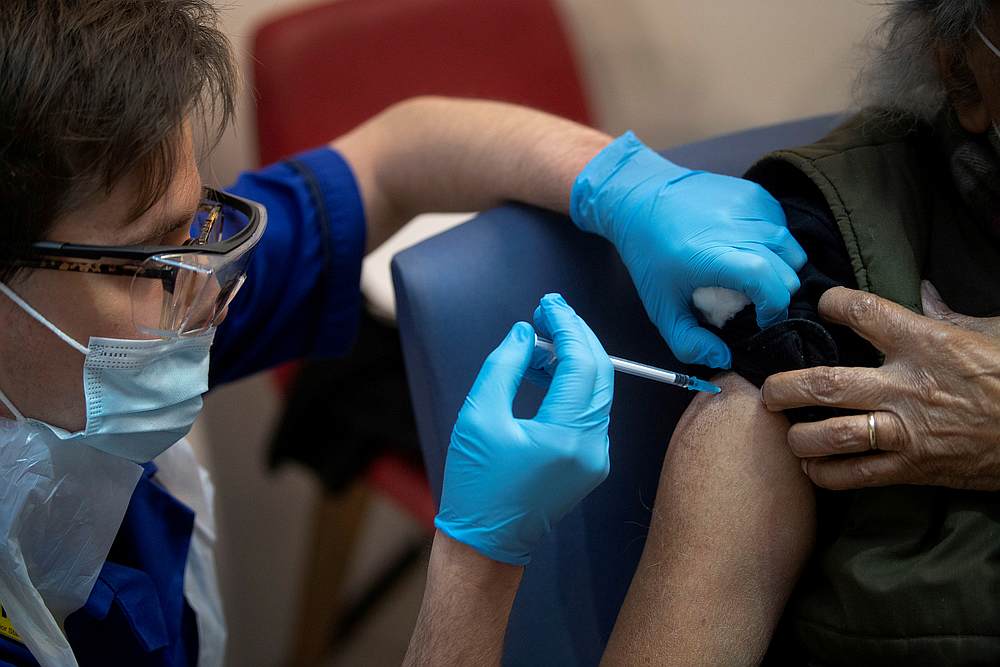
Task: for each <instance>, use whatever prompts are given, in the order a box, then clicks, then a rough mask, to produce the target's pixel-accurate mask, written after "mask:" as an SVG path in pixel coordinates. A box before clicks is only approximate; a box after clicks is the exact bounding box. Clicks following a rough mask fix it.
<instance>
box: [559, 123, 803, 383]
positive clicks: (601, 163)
mask: <svg viewBox="0 0 1000 667" xmlns="http://www.w3.org/2000/svg"><path fill="white" fill-rule="evenodd" d="M570 216H571V217H572V218H573V221H574V222H576V224H577V226H579V227H580V228H581V229H583V230H584V231H588V232H593V233H595V234H600V235H601V236H603V237H604V238H606V239H608V240H609V241H611V242H612V243H613V244H614V245H615V247H616V248H617V249H618V253H619V254H620V255H621V257H622V260H623V261H624V262H625V266H626V267H628V270H629V273H630V274H631V276H632V280H633V282H635V285H636V288H637V289H638V290H639V296H640V297H641V298H642V302H643V304H644V305H645V306H646V312H647V313H648V314H649V317H650V319H652V320H653V323H654V324H656V326H657V328H659V330H660V334H661V335H662V336H663V338H664V340H666V341H667V344H668V345H670V348H671V349H672V350H673V352H674V354H675V355H676V356H677V358H678V359H680V360H681V361H683V362H686V363H699V364H704V365H706V366H714V367H716V368H728V367H729V366H730V364H731V361H732V356H731V355H730V352H729V349H728V348H727V347H726V344H725V343H723V342H722V340H721V339H720V338H719V337H718V336H715V335H714V334H712V333H710V332H709V331H707V330H706V329H703V328H702V327H701V326H699V324H698V322H697V320H696V319H695V316H694V315H693V314H692V302H691V295H692V293H693V292H694V290H695V289H696V288H698V287H726V288H729V289H732V290H735V291H737V292H741V293H742V294H744V295H745V296H746V297H747V298H748V299H750V300H751V301H752V302H753V303H754V304H756V307H757V322H758V324H760V325H761V327H765V326H769V325H771V324H775V323H777V322H780V321H781V320H783V319H785V318H786V317H787V316H788V303H789V300H790V299H791V296H792V295H793V294H794V293H795V292H796V291H798V289H799V279H798V277H797V276H796V271H798V269H800V268H802V265H803V264H805V262H806V254H805V251H803V250H802V248H801V246H799V244H798V243H797V242H796V241H795V239H794V238H792V235H791V234H790V233H789V232H788V229H787V227H786V223H785V216H784V213H783V211H782V210H781V205H780V204H778V202H777V201H775V200H774V198H773V197H771V195H769V194H768V193H767V192H766V191H765V190H764V189H763V188H761V187H760V186H759V185H756V184H755V183H751V182H749V181H745V180H743V179H739V178H732V177H729V176H720V175H718V174H709V173H705V172H701V171H692V170H690V169H686V168H684V167H681V166H678V165H676V164H674V163H672V162H670V161H669V160H666V159H664V158H662V157H660V156H659V155H657V154H656V153H655V152H653V151H652V150H650V149H649V148H647V147H646V146H645V145H643V143H642V142H640V141H639V140H638V139H637V138H636V137H635V135H633V134H632V133H631V132H627V133H625V134H624V135H622V136H621V137H619V138H618V139H616V140H615V141H614V142H613V143H611V144H610V145H608V146H607V147H606V148H605V149H604V150H603V151H601V152H600V153H598V154H597V156H596V157H594V159H593V160H591V161H590V163H589V164H588V165H587V166H586V167H585V168H584V169H583V171H582V172H580V175H579V176H578V177H577V179H576V182H575V183H574V184H573V192H572V195H571V200H570Z"/></svg>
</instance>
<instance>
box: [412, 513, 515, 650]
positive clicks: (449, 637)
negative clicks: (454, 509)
mask: <svg viewBox="0 0 1000 667" xmlns="http://www.w3.org/2000/svg"><path fill="white" fill-rule="evenodd" d="M523 570H524V568H522V567H518V566H514V565H507V564H506V563H499V562H497V561H494V560H491V559H489V558H486V557H485V556H482V555H480V554H479V553H478V552H476V551H474V550H473V549H471V548H470V547H467V546H466V545H464V544H461V543H459V542H456V541H455V540H452V539H451V538H449V537H447V536H445V535H444V534H442V533H440V532H438V533H437V534H436V535H435V536H434V547H433V548H432V550H431V559H430V565H429V566H428V568H427V586H426V588H425V590H424V600H423V603H422V604H421V606H420V616H419V617H418V618H417V625H416V628H415V629H414V631H413V637H412V638H411V639H410V647H409V649H408V650H407V652H406V659H405V660H404V661H403V664H404V665H405V666H407V667H411V666H415V665H475V666H476V667H489V666H491V665H499V664H500V657H501V655H502V654H503V639H504V634H505V633H506V631H507V619H508V617H509V616H510V608H511V606H512V605H513V604H514V596H515V594H516V593H517V587H518V586H519V585H520V583H521V574H522V572H523Z"/></svg>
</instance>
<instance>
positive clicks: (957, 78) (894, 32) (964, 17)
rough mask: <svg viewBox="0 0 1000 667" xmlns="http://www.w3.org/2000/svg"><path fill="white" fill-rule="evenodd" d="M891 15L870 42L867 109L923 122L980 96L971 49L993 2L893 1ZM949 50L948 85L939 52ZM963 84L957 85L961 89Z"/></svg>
mask: <svg viewBox="0 0 1000 667" xmlns="http://www.w3.org/2000/svg"><path fill="white" fill-rule="evenodd" d="M883 4H885V5H887V6H888V7H889V14H888V16H887V17H886V18H885V20H884V21H883V22H882V23H881V24H880V25H878V26H877V27H876V28H875V30H873V31H872V34H871V35H870V36H869V41H868V48H869V53H868V60H867V64H866V65H865V66H864V67H863V69H862V70H861V74H860V76H859V77H858V81H857V83H856V85H855V99H856V100H857V102H858V103H859V104H860V105H861V106H865V107H879V108H882V109H884V110H887V111H889V112H890V113H905V114H911V115H913V116H916V117H917V118H921V119H929V118H931V117H932V116H934V114H936V113H937V112H938V111H939V110H940V109H941V107H942V106H943V105H944V104H945V102H946V100H948V99H949V97H951V99H952V100H961V99H962V98H963V97H967V96H969V95H977V94H978V93H977V92H976V89H975V82H974V81H973V80H972V79H971V74H970V73H969V70H968V68H967V67H966V60H965V49H964V48H963V47H964V45H965V44H966V42H967V40H968V39H969V38H970V36H972V35H974V34H975V28H976V26H978V25H980V24H981V22H982V20H983V18H984V17H985V16H986V15H987V14H988V13H989V10H990V4H991V0H889V1H887V2H885V3H883ZM939 48H943V49H944V50H945V53H946V54H947V58H948V60H949V64H948V67H949V68H950V71H951V74H952V75H953V76H952V77H951V78H952V80H953V85H952V87H951V88H950V89H948V88H947V87H946V86H945V83H944V79H943V77H942V72H941V70H940V68H939V67H938V63H937V59H936V58H937V56H936V52H937V49H939ZM956 83H957V85H955V84H956Z"/></svg>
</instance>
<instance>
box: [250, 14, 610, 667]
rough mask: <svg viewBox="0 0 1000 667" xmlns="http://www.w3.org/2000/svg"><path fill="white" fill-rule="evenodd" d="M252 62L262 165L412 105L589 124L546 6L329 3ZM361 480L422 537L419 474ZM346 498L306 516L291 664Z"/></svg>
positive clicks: (277, 22) (324, 634)
mask: <svg viewBox="0 0 1000 667" xmlns="http://www.w3.org/2000/svg"><path fill="white" fill-rule="evenodd" d="M253 56H254V86H255V89H256V93H257V97H258V104H257V135H258V142H259V154H260V161H261V163H262V164H268V163H271V162H274V161H276V160H278V159H281V158H282V157H284V156H287V155H289V154H291V153H294V152H296V151H299V150H302V149H306V148H310V147H312V146H316V145H319V144H322V143H324V142H327V141H330V140H331V139H333V138H335V137H337V136H339V135H341V134H343V133H345V132H346V131H348V130H350V129H351V128H353V127H355V126H356V125H358V124H360V123H361V122H363V121H364V120H366V119H368V118H370V117H371V116H373V115H374V114H376V113H377V112H379V111H381V110H382V109H384V108H385V107H387V106H389V105H391V104H393V103H395V102H398V101H401V100H404V99H407V98H409V97H413V96H416V95H424V94H434V95H449V96H458V97H481V98H489V99H494V100H502V101H507V102H514V103H518V104H523V105H526V106H531V107H535V108H538V109H542V110H545V111H548V112H550V113H554V114H558V115H561V116H564V117H566V118H570V119H573V120H576V121H579V122H581V123H589V122H590V113H589V111H588V107H587V102H586V97H585V94H584V90H583V87H582V86H581V83H580V77H579V73H578V71H577V68H576V64H575V61H574V58H573V54H572V50H571V48H570V43H569V40H568V39H567V36H566V33H565V31H564V28H563V25H562V23H561V21H560V18H559V16H558V14H557V12H556V10H555V8H554V6H553V4H552V3H551V2H550V0H338V1H336V2H329V3H326V4H322V5H320V6H317V7H312V8H308V9H305V10H303V11H298V12H296V13H292V14H288V15H284V16H281V17H278V18H275V19H273V20H270V21H269V22H267V23H266V24H264V25H262V26H260V27H259V29H258V30H257V32H256V34H255V37H254V44H253ZM294 373H295V367H294V366H292V367H285V368H283V369H279V371H278V372H277V374H276V378H277V382H278V384H279V387H281V388H282V389H283V390H286V391H287V389H288V387H289V386H290V383H291V381H292V379H293V378H294ZM367 482H368V485H369V486H370V487H371V488H372V489H373V490H375V491H377V492H379V493H382V494H385V495H387V496H388V497H390V498H392V499H393V500H394V501H395V502H396V503H397V504H398V505H400V506H401V507H402V508H403V509H404V510H406V511H407V512H409V513H410V514H411V515H412V516H414V517H415V518H416V519H417V520H418V521H420V522H421V523H422V524H423V525H425V526H426V527H427V528H428V530H433V517H434V513H435V505H434V502H433V499H432V496H431V493H430V489H429V487H428V485H427V481H426V478H425V477H424V475H423V472H422V471H421V470H419V469H417V468H415V467H414V466H412V464H409V463H406V462H405V461H403V460H402V459H400V458H396V457H392V456H385V457H382V458H381V459H379V460H378V461H376V462H375V464H374V465H373V466H372V467H371V469H370V471H369V474H368V478H367ZM348 495H349V497H348V498H347V499H343V498H340V499H337V498H325V499H324V500H323V501H322V506H321V507H318V508H317V511H316V519H315V535H314V541H315V543H314V548H313V555H312V557H311V559H312V564H311V566H310V567H309V568H308V571H307V580H306V584H305V587H304V591H305V599H304V601H303V606H302V609H301V618H300V627H299V633H298V634H299V637H298V646H297V657H296V663H297V664H303V665H311V664H316V663H317V662H318V661H319V660H320V659H321V658H322V656H323V654H324V652H325V650H326V649H327V642H328V636H329V631H330V629H331V624H332V623H333V620H334V619H335V618H336V613H337V610H336V606H335V603H336V594H337V590H338V588H339V583H340V578H341V576H342V574H343V572H344V570H345V569H346V563H347V558H348V556H349V551H350V549H349V547H350V542H351V541H352V540H351V539H350V536H347V537H345V536H344V534H343V533H344V532H345V530H344V529H346V532H348V533H353V532H355V531H356V530H357V527H358V525H359V522H358V516H357V515H358V514H359V512H360V509H361V508H363V504H364V500H363V498H362V497H361V496H360V495H358V493H355V492H352V493H351V494H348ZM331 524H333V526H331ZM332 527H333V528H339V529H340V530H341V532H340V533H339V538H336V537H334V536H331V535H330V534H329V531H330V530H331V528H332Z"/></svg>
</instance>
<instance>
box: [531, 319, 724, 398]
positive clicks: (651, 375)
mask: <svg viewBox="0 0 1000 667" xmlns="http://www.w3.org/2000/svg"><path fill="white" fill-rule="evenodd" d="M535 347H537V348H540V349H542V350H546V351H547V352H549V353H551V354H552V356H553V357H555V356H556V348H555V346H554V345H553V344H552V341H550V340H549V339H547V338H542V337H541V336H539V335H537V334H536V335H535ZM608 358H609V359H611V365H612V366H614V368H615V370H617V371H621V372H622V373H628V374H629V375H635V376H636V377H641V378H646V379H647V380H655V381H656V382H663V383H664V384H672V385H674V386H675V387H683V388H684V389H689V390H691V391H704V392H708V393H709V394H718V393H719V392H721V391H722V389H721V388H719V387H717V386H716V385H714V384H712V383H711V382H706V381H705V380H701V379H699V378H696V377H694V376H693V375H685V374H684V373H675V372H674V371H665V370H663V369H662V368H657V367H656V366H647V365H646V364H640V363H639V362H636V361H629V360H628V359H622V358H620V357H612V356H611V355H610V354H609V355H608Z"/></svg>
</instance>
